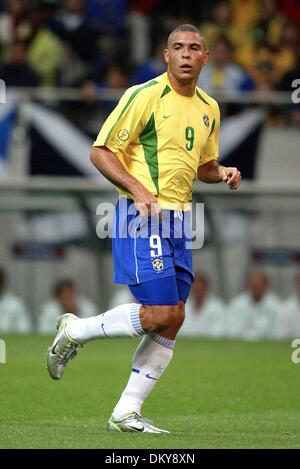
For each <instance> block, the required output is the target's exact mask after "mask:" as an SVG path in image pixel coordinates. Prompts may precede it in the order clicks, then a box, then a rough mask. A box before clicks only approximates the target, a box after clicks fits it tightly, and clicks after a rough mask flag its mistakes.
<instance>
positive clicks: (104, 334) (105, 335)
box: [101, 323, 111, 339]
mask: <svg viewBox="0 0 300 469" xmlns="http://www.w3.org/2000/svg"><path fill="white" fill-rule="evenodd" d="M103 326H104V324H103V323H102V324H101V329H102V331H103V334H104V335H105V337H107V338H108V339H111V337H109V335H107V334H106V332H105V330H104V327H103Z"/></svg>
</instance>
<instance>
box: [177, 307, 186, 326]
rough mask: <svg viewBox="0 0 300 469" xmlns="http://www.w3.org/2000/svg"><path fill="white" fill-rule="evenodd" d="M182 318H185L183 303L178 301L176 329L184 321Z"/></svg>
mask: <svg viewBox="0 0 300 469" xmlns="http://www.w3.org/2000/svg"><path fill="white" fill-rule="evenodd" d="M184 320H185V304H184V303H183V302H180V303H179V308H178V317H177V327H178V330H179V329H180V328H181V326H182V324H183V323H184Z"/></svg>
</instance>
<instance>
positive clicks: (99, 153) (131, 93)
mask: <svg viewBox="0 0 300 469" xmlns="http://www.w3.org/2000/svg"><path fill="white" fill-rule="evenodd" d="M148 103H149V98H148V97H147V96H146V97H145V96H144V94H143V93H139V92H137V88H136V87H133V88H129V89H128V90H127V91H126V92H125V94H124V95H123V96H122V98H121V99H120V101H119V103H118V105H117V106H116V107H115V109H114V110H113V111H112V113H111V114H110V115H109V116H108V118H107V119H106V121H105V122H104V124H103V126H102V128H101V130H100V132H99V134H98V136H97V139H96V141H95V142H94V145H93V147H92V150H91V161H92V163H93V164H94V165H95V166H96V168H97V169H98V170H99V171H100V172H101V173H102V174H103V176H104V177H105V178H107V179H108V180H109V181H110V182H112V183H113V184H114V185H115V186H117V187H119V188H121V189H123V190H125V191H127V192H129V193H130V194H132V198H133V200H134V202H135V206H136V208H137V209H138V210H139V212H140V214H141V216H142V217H144V216H145V217H146V216H148V215H150V214H151V212H152V213H153V214H158V213H160V209H159V206H158V204H157V200H156V198H155V196H154V195H153V194H151V192H150V191H148V189H146V188H145V187H144V186H143V185H142V184H141V183H140V182H139V181H138V180H137V179H135V178H134V177H133V176H131V175H130V174H129V173H128V171H127V170H126V168H125V167H124V166H123V164H122V161H120V160H121V159H122V156H124V155H126V152H127V147H128V145H129V144H130V142H132V141H134V140H136V139H138V137H139V135H140V133H141V132H142V131H143V129H144V126H145V125H146V122H147V121H148V118H149V109H148V107H149V106H148Z"/></svg>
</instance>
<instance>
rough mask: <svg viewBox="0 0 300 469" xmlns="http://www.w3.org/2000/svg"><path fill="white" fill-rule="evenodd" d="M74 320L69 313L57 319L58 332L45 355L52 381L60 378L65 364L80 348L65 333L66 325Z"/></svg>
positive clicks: (73, 316)
mask: <svg viewBox="0 0 300 469" xmlns="http://www.w3.org/2000/svg"><path fill="white" fill-rule="evenodd" d="M76 319H78V317H77V316H75V315H74V314H70V313H68V314H62V315H61V316H59V317H58V318H57V321H56V329H57V331H58V332H57V334H56V336H55V339H54V342H53V344H52V345H51V347H49V349H48V354H47V369H48V371H49V375H50V376H51V378H53V379H61V378H62V376H63V374H64V370H65V366H66V364H67V363H68V361H69V360H70V359H73V358H74V357H75V356H76V355H77V350H78V349H79V348H80V347H82V345H81V344H79V343H77V342H75V341H74V340H71V339H70V338H69V337H68V336H67V333H66V326H67V324H69V323H70V322H71V321H74V320H76Z"/></svg>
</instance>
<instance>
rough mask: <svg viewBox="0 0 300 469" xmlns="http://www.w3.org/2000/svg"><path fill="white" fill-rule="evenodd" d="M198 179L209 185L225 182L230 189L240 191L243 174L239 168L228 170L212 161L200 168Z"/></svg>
mask: <svg viewBox="0 0 300 469" xmlns="http://www.w3.org/2000/svg"><path fill="white" fill-rule="evenodd" d="M197 178H198V179H199V180H200V181H202V182H206V183H207V184H214V183H218V182H225V183H226V184H227V185H228V186H229V187H230V189H238V188H239V186H240V184H241V173H240V171H239V170H238V169H237V168H229V167H228V168H226V167H225V166H222V165H220V164H219V163H218V161H216V160H210V161H208V162H207V163H205V164H202V165H201V166H199V167H198V172H197Z"/></svg>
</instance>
